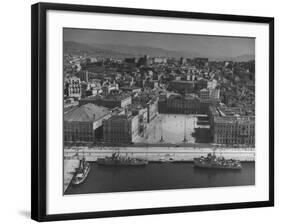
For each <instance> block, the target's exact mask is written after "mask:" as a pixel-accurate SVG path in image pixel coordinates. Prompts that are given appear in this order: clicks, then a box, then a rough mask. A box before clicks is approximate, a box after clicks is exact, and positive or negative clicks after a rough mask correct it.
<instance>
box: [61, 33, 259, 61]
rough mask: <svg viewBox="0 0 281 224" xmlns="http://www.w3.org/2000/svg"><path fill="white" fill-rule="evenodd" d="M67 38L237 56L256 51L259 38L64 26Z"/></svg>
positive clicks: (211, 54)
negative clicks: (256, 39)
mask: <svg viewBox="0 0 281 224" xmlns="http://www.w3.org/2000/svg"><path fill="white" fill-rule="evenodd" d="M64 40H66V41H75V42H80V43H87V44H90V43H97V44H116V45H118V44H119V45H120V44H121V45H129V46H136V45H137V46H149V47H156V48H163V49H167V50H174V51H188V52H195V53H199V54H200V55H202V56H215V57H225V56H226V57H233V56H240V55H244V54H252V55H254V54H255V39H253V38H247V37H243V38H240V37H221V36H203V35H187V34H166V33H145V32H128V31H106V30H90V29H69V28H65V29H64Z"/></svg>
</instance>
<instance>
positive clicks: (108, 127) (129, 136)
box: [103, 114, 139, 144]
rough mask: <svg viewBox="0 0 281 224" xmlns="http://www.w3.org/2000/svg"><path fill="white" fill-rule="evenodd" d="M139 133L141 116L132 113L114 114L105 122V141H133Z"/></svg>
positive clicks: (126, 142) (114, 142)
mask: <svg viewBox="0 0 281 224" xmlns="http://www.w3.org/2000/svg"><path fill="white" fill-rule="evenodd" d="M138 133H139V117H138V116H132V115H126V114H123V115H113V116H112V117H111V118H110V119H108V120H104V122H103V137H104V141H105V142H107V143H113V144H129V143H133V142H134V141H135V139H136V138H137V137H138Z"/></svg>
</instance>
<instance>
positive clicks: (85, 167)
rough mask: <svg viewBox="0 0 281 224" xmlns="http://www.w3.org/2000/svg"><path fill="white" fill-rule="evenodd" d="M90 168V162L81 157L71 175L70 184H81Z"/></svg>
mask: <svg viewBox="0 0 281 224" xmlns="http://www.w3.org/2000/svg"><path fill="white" fill-rule="evenodd" d="M90 170H91V166H90V163H89V162H86V160H85V158H83V159H81V160H80V163H79V167H78V168H76V173H75V175H74V177H73V180H72V184H73V185H79V184H82V183H83V182H84V181H85V180H86V178H87V176H88V174H89V172H90Z"/></svg>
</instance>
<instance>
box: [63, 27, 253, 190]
mask: <svg viewBox="0 0 281 224" xmlns="http://www.w3.org/2000/svg"><path fill="white" fill-rule="evenodd" d="M83 41H84V42H83ZM93 41H98V43H97V42H96V43H93ZM148 44H149V45H150V46H148ZM254 49H255V40H254V39H251V38H234V37H217V36H202V35H201V36H200V35H173V34H161V33H158V34H155V33H145V32H127V31H105V30H83V29H68V28H67V29H64V44H63V100H64V103H63V105H64V108H63V111H64V112H63V118H64V123H63V125H64V127H63V130H64V131H63V145H64V146H63V147H64V149H63V150H64V154H63V155H64V182H63V184H64V193H65V194H80V193H106V192H122V191H143V190H161V189H164V190H165V189H179V188H202V187H222V186H243V185H254V184H255V51H254Z"/></svg>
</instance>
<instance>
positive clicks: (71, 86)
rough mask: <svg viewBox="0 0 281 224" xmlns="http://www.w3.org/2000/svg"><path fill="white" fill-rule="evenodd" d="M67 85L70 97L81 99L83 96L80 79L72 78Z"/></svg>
mask: <svg viewBox="0 0 281 224" xmlns="http://www.w3.org/2000/svg"><path fill="white" fill-rule="evenodd" d="M67 83H68V84H67V93H68V96H69V97H75V98H78V99H80V98H81V95H82V91H81V80H80V78H77V77H71V78H69V79H68V80H67Z"/></svg>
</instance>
